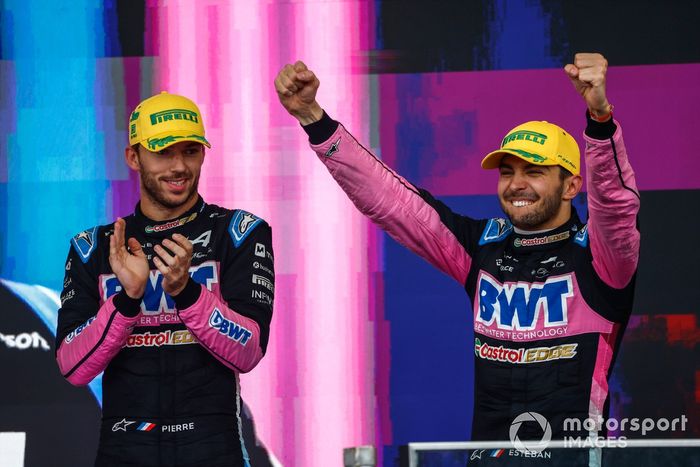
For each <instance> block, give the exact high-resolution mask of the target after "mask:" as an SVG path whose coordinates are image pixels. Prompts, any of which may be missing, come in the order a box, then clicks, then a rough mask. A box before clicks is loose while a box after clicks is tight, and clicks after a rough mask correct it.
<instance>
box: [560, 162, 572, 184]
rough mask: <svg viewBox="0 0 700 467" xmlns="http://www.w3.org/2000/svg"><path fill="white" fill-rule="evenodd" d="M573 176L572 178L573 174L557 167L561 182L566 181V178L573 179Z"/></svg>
mask: <svg viewBox="0 0 700 467" xmlns="http://www.w3.org/2000/svg"><path fill="white" fill-rule="evenodd" d="M573 176H574V174H572V173H571V172H569V171H568V170H566V169H565V168H564V167H562V166H561V165H560V166H559V180H561V181H562V182H563V181H564V180H566V179H567V178H569V177H573Z"/></svg>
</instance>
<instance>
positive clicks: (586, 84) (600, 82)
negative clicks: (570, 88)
mask: <svg viewBox="0 0 700 467" xmlns="http://www.w3.org/2000/svg"><path fill="white" fill-rule="evenodd" d="M564 71H566V74H567V75H568V76H569V78H570V79H571V83H572V84H573V85H574V87H575V88H576V90H577V91H578V93H579V94H581V96H583V99H584V100H585V101H586V104H587V105H588V110H589V111H590V112H591V114H593V115H594V116H599V117H600V116H604V115H608V114H609V113H610V110H611V106H610V103H609V102H608V99H607V97H606V96H605V74H606V73H607V71H608V61H607V60H606V59H605V57H603V56H602V55H601V54H597V53H578V54H576V55H575V56H574V63H573V64H571V63H570V64H568V65H566V66H565V67H564Z"/></svg>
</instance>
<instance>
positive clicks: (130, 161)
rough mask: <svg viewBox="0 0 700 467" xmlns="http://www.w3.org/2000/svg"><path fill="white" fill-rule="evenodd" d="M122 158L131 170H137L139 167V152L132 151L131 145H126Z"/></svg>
mask: <svg viewBox="0 0 700 467" xmlns="http://www.w3.org/2000/svg"><path fill="white" fill-rule="evenodd" d="M124 159H125V160H126V165H128V166H129V168H130V169H131V170H135V171H137V172H138V171H139V169H140V168H141V162H140V161H139V153H138V152H136V151H134V149H133V148H132V147H131V146H127V147H126V149H125V150H124Z"/></svg>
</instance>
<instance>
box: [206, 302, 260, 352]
mask: <svg viewBox="0 0 700 467" xmlns="http://www.w3.org/2000/svg"><path fill="white" fill-rule="evenodd" d="M209 326H211V327H212V328H214V329H218V330H219V332H220V333H221V334H223V335H225V336H226V337H228V338H229V339H231V340H233V341H235V342H238V343H239V344H241V345H243V346H245V345H246V344H247V343H248V340H249V339H250V338H251V337H252V335H253V333H252V332H250V331H249V330H247V329H246V328H244V327H243V326H241V325H240V324H237V323H234V322H233V321H231V320H230V319H227V318H226V317H224V315H222V314H221V311H220V310H219V309H218V308H214V311H213V312H212V313H211V316H210V317H209Z"/></svg>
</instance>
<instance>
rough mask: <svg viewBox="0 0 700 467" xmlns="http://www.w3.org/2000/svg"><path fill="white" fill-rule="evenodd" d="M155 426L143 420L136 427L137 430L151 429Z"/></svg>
mask: <svg viewBox="0 0 700 467" xmlns="http://www.w3.org/2000/svg"><path fill="white" fill-rule="evenodd" d="M155 427H156V424H155V423H150V422H143V423H141V424H140V425H139V426H138V427H137V428H136V429H137V430H138V431H151V430H152V429H154V428H155Z"/></svg>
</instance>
